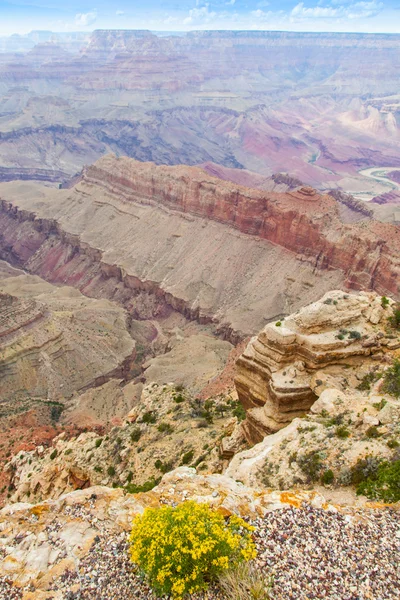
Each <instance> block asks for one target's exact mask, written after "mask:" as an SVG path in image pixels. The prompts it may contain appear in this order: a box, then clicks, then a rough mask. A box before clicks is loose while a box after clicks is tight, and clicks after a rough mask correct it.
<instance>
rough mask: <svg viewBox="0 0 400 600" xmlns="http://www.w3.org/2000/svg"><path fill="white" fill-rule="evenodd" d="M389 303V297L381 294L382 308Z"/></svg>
mask: <svg viewBox="0 0 400 600" xmlns="http://www.w3.org/2000/svg"><path fill="white" fill-rule="evenodd" d="M388 304H389V298H386V296H382V298H381V305H382V307H383V308H386V307H387V306H388Z"/></svg>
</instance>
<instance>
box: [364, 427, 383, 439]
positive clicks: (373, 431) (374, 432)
mask: <svg viewBox="0 0 400 600" xmlns="http://www.w3.org/2000/svg"><path fill="white" fill-rule="evenodd" d="M365 435H366V436H367V438H372V439H375V438H378V437H380V436H381V434H380V433H379V430H378V428H377V427H376V426H375V425H371V427H368V429H367V431H366V432H365Z"/></svg>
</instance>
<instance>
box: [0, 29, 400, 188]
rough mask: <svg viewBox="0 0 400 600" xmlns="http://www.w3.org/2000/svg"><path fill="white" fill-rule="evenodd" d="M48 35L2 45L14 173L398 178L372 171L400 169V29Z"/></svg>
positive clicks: (0, 98)
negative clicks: (132, 164) (100, 168)
mask: <svg viewBox="0 0 400 600" xmlns="http://www.w3.org/2000/svg"><path fill="white" fill-rule="evenodd" d="M27 39H28V38H27ZM35 40H36V41H37V44H36V45H35V46H33V47H30V48H26V49H25V50H24V49H23V48H18V46H17V48H16V50H14V51H12V50H11V49H8V48H7V46H6V45H4V47H3V48H4V50H3V52H0V76H1V87H0V159H1V164H2V167H3V168H5V169H7V170H8V176H9V177H10V176H12V174H13V171H15V176H14V178H17V177H18V173H20V172H21V169H22V170H27V171H29V170H31V171H32V175H31V176H32V177H34V176H35V172H36V173H40V176H41V178H42V177H45V176H47V177H48V178H49V180H50V181H54V178H55V174H56V173H57V175H56V176H57V177H58V181H59V182H60V183H61V182H63V181H64V180H65V177H64V174H66V175H67V176H73V175H75V174H76V173H78V172H80V171H81V169H82V168H83V166H84V165H88V164H91V163H93V162H95V161H96V160H97V159H98V158H99V157H100V156H102V155H104V154H107V153H109V152H115V153H117V154H118V155H126V156H130V157H132V158H135V159H138V160H141V161H154V162H156V163H158V164H170V165H171V164H188V165H196V164H201V163H204V162H209V161H212V162H214V163H217V164H219V165H223V166H225V167H228V168H239V169H247V170H250V171H254V172H256V173H258V174H260V175H262V176H264V177H265V176H270V175H272V174H273V173H277V172H290V175H291V176H293V177H297V178H299V179H301V180H302V181H304V182H305V184H308V185H313V186H315V187H317V188H318V189H321V190H323V189H325V190H328V189H331V188H332V189H333V188H337V189H342V190H344V191H347V192H350V193H355V194H361V195H362V193H363V192H364V193H365V192H366V193H367V195H368V194H369V193H371V191H373V192H374V193H375V195H379V193H382V192H384V191H386V190H385V188H384V186H382V187H379V185H377V183H376V182H373V181H372V180H371V179H369V178H368V177H365V176H363V175H362V174H360V173H359V171H361V170H363V169H366V168H369V167H375V166H376V167H379V166H387V165H390V166H392V167H397V168H398V167H399V166H400V162H399V160H400V159H399V155H398V144H399V130H398V119H399V95H398V87H399V86H398V83H399V64H398V56H399V52H398V49H399V44H400V37H399V36H398V35H374V34H313V33H288V32H261V31H254V32H245V31H244V32H239V31H238V32H234V31H219V32H217V31H215V32H207V31H203V32H191V33H188V34H186V35H181V36H174V35H170V36H158V35H156V34H154V33H151V32H149V31H105V30H98V31H94V32H93V33H92V34H91V35H90V36H89V37H88V36H86V38H85V36H81V38H78V36H77V39H76V40H74V39H73V36H72V34H71V36H70V38H69V39H68V36H67V35H58V34H54V35H53V36H52V37H51V36H47V37H46V36H45V35H42V36H37V35H36V36H35V35H31V36H30V37H29V44H31V41H35ZM19 41H21V40H19ZM26 41H27V40H25V42H26ZM17 42H18V40H17V39H15V40H14V41H13V43H14V44H17ZM0 48H1V46H0ZM371 73H372V74H373V76H371ZM51 171H53V172H54V173H53V175H52V174H51V173H50V172H51ZM46 173H47V175H46Z"/></svg>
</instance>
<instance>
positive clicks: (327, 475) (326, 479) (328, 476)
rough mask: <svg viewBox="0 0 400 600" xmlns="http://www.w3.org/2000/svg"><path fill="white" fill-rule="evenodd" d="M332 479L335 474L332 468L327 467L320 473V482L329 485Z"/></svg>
mask: <svg viewBox="0 0 400 600" xmlns="http://www.w3.org/2000/svg"><path fill="white" fill-rule="evenodd" d="M334 479H335V476H334V474H333V471H332V469H328V470H327V471H324V472H323V473H322V476H321V482H322V483H323V484H324V485H330V484H331V483H333V481H334Z"/></svg>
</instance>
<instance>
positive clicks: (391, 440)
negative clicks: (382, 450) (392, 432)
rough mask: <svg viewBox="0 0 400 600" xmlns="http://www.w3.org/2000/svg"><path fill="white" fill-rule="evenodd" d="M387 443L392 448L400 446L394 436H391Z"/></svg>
mask: <svg viewBox="0 0 400 600" xmlns="http://www.w3.org/2000/svg"><path fill="white" fill-rule="evenodd" d="M387 445H388V447H389V448H391V449H394V448H398V447H399V446H400V444H399V442H398V441H397V440H395V439H394V438H391V439H390V440H388V441H387Z"/></svg>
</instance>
